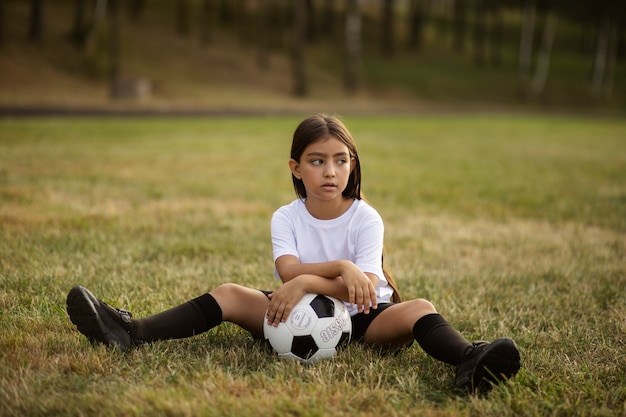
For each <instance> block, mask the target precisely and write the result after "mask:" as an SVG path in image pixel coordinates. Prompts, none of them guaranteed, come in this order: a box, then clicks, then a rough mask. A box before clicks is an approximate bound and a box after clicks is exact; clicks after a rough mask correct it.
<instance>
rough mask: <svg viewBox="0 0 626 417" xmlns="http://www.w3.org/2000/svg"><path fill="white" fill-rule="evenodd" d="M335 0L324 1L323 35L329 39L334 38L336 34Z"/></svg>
mask: <svg viewBox="0 0 626 417" xmlns="http://www.w3.org/2000/svg"><path fill="white" fill-rule="evenodd" d="M334 4H335V0H325V1H324V10H323V12H322V15H323V18H322V24H321V29H322V33H323V34H324V36H325V37H327V38H332V37H333V35H334V34H335V26H336V13H335V6H334Z"/></svg>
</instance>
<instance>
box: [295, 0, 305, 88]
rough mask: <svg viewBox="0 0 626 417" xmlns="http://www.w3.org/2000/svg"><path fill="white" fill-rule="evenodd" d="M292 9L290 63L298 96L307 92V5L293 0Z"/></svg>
mask: <svg viewBox="0 0 626 417" xmlns="http://www.w3.org/2000/svg"><path fill="white" fill-rule="evenodd" d="M292 10H293V22H292V30H293V41H292V46H291V64H292V71H293V93H294V95H296V96H298V97H305V96H306V95H307V94H308V83H307V77H306V62H305V53H304V51H305V46H306V36H307V27H306V24H307V20H308V18H307V5H306V3H305V2H304V1H299V0H298V1H294V2H293V3H292Z"/></svg>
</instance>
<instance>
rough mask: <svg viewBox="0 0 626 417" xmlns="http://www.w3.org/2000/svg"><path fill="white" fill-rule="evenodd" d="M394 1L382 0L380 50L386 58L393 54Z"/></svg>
mask: <svg viewBox="0 0 626 417" xmlns="http://www.w3.org/2000/svg"><path fill="white" fill-rule="evenodd" d="M394 3H395V1H394V0H383V2H382V22H381V36H380V52H381V54H382V55H383V56H384V57H387V58H390V57H392V56H394V55H395V48H394V36H393V28H394Z"/></svg>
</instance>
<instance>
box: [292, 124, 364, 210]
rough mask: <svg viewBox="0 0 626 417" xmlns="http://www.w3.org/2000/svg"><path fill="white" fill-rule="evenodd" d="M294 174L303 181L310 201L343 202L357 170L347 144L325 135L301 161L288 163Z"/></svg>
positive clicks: (309, 147)
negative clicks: (351, 177) (343, 194)
mask: <svg viewBox="0 0 626 417" xmlns="http://www.w3.org/2000/svg"><path fill="white" fill-rule="evenodd" d="M289 167H290V168H291V173H292V174H293V175H294V177H296V178H297V179H300V180H302V182H303V183H304V187H305V188H306V195H307V199H316V200H321V201H331V200H335V199H337V198H339V199H341V198H343V196H342V195H341V193H342V192H343V190H345V188H346V186H347V185H348V178H350V173H351V172H352V169H353V168H354V158H352V157H351V156H350V151H349V149H348V147H347V146H346V145H344V144H343V142H341V141H340V140H339V139H337V138H335V137H334V136H325V137H323V138H321V139H319V140H317V141H315V142H313V143H311V144H310V145H309V146H307V147H306V148H305V149H304V152H302V156H301V157H300V161H296V160H294V159H291V160H290V161H289Z"/></svg>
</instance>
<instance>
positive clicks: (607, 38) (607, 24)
mask: <svg viewBox="0 0 626 417" xmlns="http://www.w3.org/2000/svg"><path fill="white" fill-rule="evenodd" d="M613 32H614V25H613V21H612V19H611V18H610V17H609V16H605V17H604V18H603V19H602V23H601V24H600V30H599V32H598V42H597V46H596V55H595V59H594V64H593V75H592V78H591V94H592V96H593V98H594V99H600V98H602V97H608V96H610V94H611V90H612V84H613V79H612V78H613V74H612V72H613V69H614V62H615V52H616V48H615V46H614V45H613V44H614V43H615V41H614V39H613V37H614V36H613V35H614V33H613Z"/></svg>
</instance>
